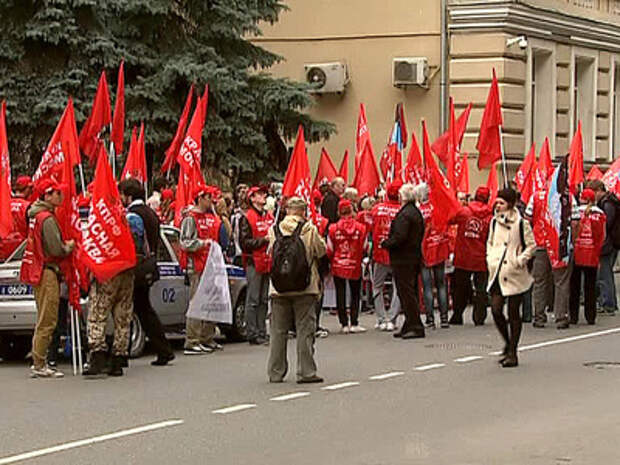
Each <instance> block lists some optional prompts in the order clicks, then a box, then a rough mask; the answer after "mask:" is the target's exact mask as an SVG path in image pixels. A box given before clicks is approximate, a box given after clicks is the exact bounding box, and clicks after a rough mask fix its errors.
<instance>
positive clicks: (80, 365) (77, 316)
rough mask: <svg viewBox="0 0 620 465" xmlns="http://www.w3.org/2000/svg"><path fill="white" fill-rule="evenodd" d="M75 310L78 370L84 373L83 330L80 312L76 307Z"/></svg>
mask: <svg viewBox="0 0 620 465" xmlns="http://www.w3.org/2000/svg"><path fill="white" fill-rule="evenodd" d="M73 311H74V312H75V327H76V330H75V341H76V348H77V358H78V372H79V373H80V374H82V372H83V366H84V364H83V363H82V332H81V330H80V314H79V313H78V311H77V310H76V309H73Z"/></svg>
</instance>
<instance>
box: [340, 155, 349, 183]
mask: <svg viewBox="0 0 620 465" xmlns="http://www.w3.org/2000/svg"><path fill="white" fill-rule="evenodd" d="M338 176H339V177H341V178H342V179H344V182H345V184H349V151H348V150H345V151H344V157H343V158H342V163H340V169H339V170H338Z"/></svg>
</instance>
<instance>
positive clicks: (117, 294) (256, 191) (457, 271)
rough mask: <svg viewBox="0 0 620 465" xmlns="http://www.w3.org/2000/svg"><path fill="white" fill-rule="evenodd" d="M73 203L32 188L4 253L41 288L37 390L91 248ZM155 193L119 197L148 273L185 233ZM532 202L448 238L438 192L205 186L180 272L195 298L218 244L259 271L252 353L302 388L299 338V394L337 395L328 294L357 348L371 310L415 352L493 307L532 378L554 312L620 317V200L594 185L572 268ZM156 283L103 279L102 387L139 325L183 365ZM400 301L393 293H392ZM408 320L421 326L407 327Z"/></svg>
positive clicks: (576, 214)
mask: <svg viewBox="0 0 620 465" xmlns="http://www.w3.org/2000/svg"><path fill="white" fill-rule="evenodd" d="M33 189H35V192H34V194H33ZM63 189H64V186H61V185H58V184H56V183H54V182H51V181H47V182H43V183H40V185H37V186H34V185H33V183H32V182H31V181H30V179H29V178H27V177H25V176H20V177H19V178H17V180H16V182H15V185H14V198H13V200H12V203H11V212H12V215H13V218H14V224H15V228H14V232H13V233H12V234H11V236H9V237H8V238H5V239H4V240H3V241H1V244H2V247H0V252H1V253H2V258H6V257H8V255H9V254H10V253H11V252H12V250H14V249H15V248H16V247H17V246H18V245H19V244H20V243H22V242H23V241H24V240H27V241H26V249H25V252H24V257H23V264H22V271H21V279H22V280H23V281H24V282H26V283H29V284H32V285H33V288H34V296H35V301H36V305H37V312H38V315H37V323H36V329H35V334H34V338H33V346H32V352H31V353H32V359H33V365H32V367H31V374H32V376H33V377H62V373H61V372H60V371H58V370H57V368H56V367H55V364H52V363H48V362H49V361H52V360H55V356H52V355H50V356H48V350H50V346H51V347H52V349H51V352H53V351H54V350H57V345H55V344H53V343H52V339H53V334H54V332H55V329H56V326H57V323H58V321H59V318H58V315H59V301H60V284H61V278H60V276H61V274H60V273H59V271H58V263H59V260H60V259H61V258H62V257H63V256H66V255H67V254H69V253H70V252H71V250H72V249H73V247H74V246H75V244H74V243H73V241H63V239H62V237H61V235H60V232H59V228H58V224H56V221H55V216H54V209H55V208H56V207H57V206H58V205H60V203H61V201H62V196H63ZM153 190H154V191H153V193H152V194H151V195H150V196H149V197H148V198H146V196H145V191H144V188H143V186H142V184H141V183H139V182H138V181H136V180H134V179H127V180H124V181H122V182H120V183H119V192H120V196H121V200H122V202H123V205H124V206H125V208H126V219H127V222H128V224H129V227H130V230H131V234H132V237H133V239H134V245H135V249H136V253H137V256H138V257H141V259H142V260H144V261H148V258H149V257H151V256H152V255H153V254H155V256H156V251H157V247H158V244H159V239H158V238H159V228H160V224H172V223H174V217H175V192H174V186H172V185H168V183H167V181H166V180H165V179H163V178H158V179H155V180H154V182H153ZM89 191H90V190H89ZM492 194H495V195H493V197H494V199H491V196H492ZM89 196H90V193H89V192H87V193H86V194H85V195H84V196H82V199H81V201H80V204H81V205H82V206H84V207H87V206H88V201H89ZM519 197H520V196H519V194H518V193H517V192H516V191H515V190H513V189H512V188H505V189H501V190H499V192H497V193H492V192H490V191H489V189H488V188H487V187H485V186H481V187H479V188H478V189H477V190H476V191H475V194H474V196H473V198H471V199H470V198H469V195H468V194H467V193H459V200H460V203H461V207H460V210H459V211H458V212H457V213H456V214H455V215H453V216H452V218H450V219H449V225H448V227H447V228H443V229H441V228H437V227H436V225H435V224H434V221H433V214H432V213H433V208H434V207H433V205H432V204H431V202H430V201H429V189H428V186H427V185H426V184H424V183H421V184H418V185H415V186H414V185H411V184H404V185H403V184H402V182H400V181H395V182H393V183H388V184H387V185H385V186H384V188H382V189H381V190H380V191H379V192H378V193H377V194H376V196H364V197H363V198H360V196H359V195H358V192H357V191H356V190H355V189H354V188H352V187H347V186H346V183H345V181H344V180H343V179H341V178H335V179H333V180H332V181H331V182H329V183H325V184H323V185H322V186H321V187H320V189H318V190H315V191H314V192H312V194H311V196H310V198H309V199H307V200H306V199H302V198H299V197H292V198H288V199H286V198H285V199H281V198H280V195H279V185H278V184H276V183H274V184H272V185H270V186H252V187H250V186H247V185H243V184H240V185H238V186H236V188H235V190H234V192H221V191H220V189H219V188H217V187H214V186H205V185H199V186H198V187H197V188H196V189H195V190H194V192H193V193H192V198H193V200H194V205H192V206H190V207H189V208H187V209H185V211H184V212H183V215H182V219H181V222H180V225H179V226H180V230H181V235H180V249H181V252H180V254H179V257H178V258H179V263H180V265H181V267H182V268H183V270H184V271H185V273H186V274H187V276H188V280H189V286H190V298H191V297H192V296H194V294H195V292H196V289H197V286H198V283H199V281H200V277H201V274H202V272H203V270H204V269H205V264H206V262H207V258H208V256H209V253H210V248H211V247H212V244H213V243H214V242H216V243H218V244H219V245H220V247H221V248H222V250H223V253H224V256H225V259H226V261H228V262H229V263H232V264H235V265H238V266H242V267H244V269H245V272H246V278H247V293H246V302H245V317H246V321H245V323H246V330H247V339H248V342H249V344H251V345H270V357H269V364H268V375H269V379H270V381H272V382H281V381H282V380H283V379H284V377H285V375H286V373H287V370H288V364H287V360H286V341H287V338H288V336H289V335H290V334H291V333H294V334H296V336H297V347H298V348H297V352H298V369H297V376H298V382H300V383H306V382H320V381H322V379H321V378H320V377H319V376H317V367H316V363H315V361H314V344H315V338H316V337H326V336H327V335H328V331H327V330H326V329H325V328H323V327H321V325H320V323H319V319H320V317H321V314H322V310H323V299H324V295H325V289H326V285H327V284H328V283H331V282H333V287H334V288H335V306H336V311H337V315H338V321H339V323H340V332H341V333H342V334H356V333H363V332H365V331H367V329H366V328H364V327H363V326H362V325H361V324H360V310H361V308H362V303H361V301H362V298H363V297H364V298H365V301H364V307H365V308H371V309H374V314H375V316H376V324H375V327H374V329H375V330H377V331H385V332H393V335H394V337H397V338H401V339H414V338H422V337H425V331H427V330H428V329H431V328H432V329H435V328H436V327H441V328H449V327H450V326H451V325H463V323H464V316H463V315H464V311H465V309H466V307H467V306H468V305H469V304H472V307H473V311H472V322H473V324H474V325H476V326H478V325H483V324H485V321H486V317H487V307H488V306H490V307H491V311H492V317H493V320H494V322H495V324H496V326H497V329H498V331H499V333H500V334H501V336H502V338H503V340H504V342H505V348H504V351H503V357H502V358H501V360H500V361H501V364H502V365H503V366H505V367H513V366H516V365H518V358H517V346H518V343H519V338H520V334H521V328H522V323H523V322H525V323H529V322H532V319H533V326H534V327H535V328H542V327H544V326H545V325H546V324H547V323H548V318H549V317H548V314H549V313H551V312H552V313H553V315H554V321H555V325H556V327H557V329H566V328H568V327H569V326H570V325H571V324H577V322H578V321H579V308H580V302H581V292H582V290H583V294H584V298H583V302H584V317H585V321H586V322H587V323H588V324H591V325H592V324H595V321H596V317H597V313H601V312H602V313H607V314H613V313H615V312H616V310H617V298H616V289H615V283H614V276H613V266H614V264H615V262H616V258H617V254H618V248H619V246H620V244H619V243H618V239H617V237H618V236H620V232H619V231H618V228H619V227H620V215H619V214H618V213H619V212H618V209H619V208H620V201H619V200H618V199H617V198H616V196H615V195H614V194H612V193H609V192H607V191H606V188H605V185H604V184H603V183H602V182H601V181H597V180H595V181H589V182H588V183H586V185H585V186H584V188H583V189H582V190H581V192H580V193H579V194H578V195H577V196H575V197H574V198H571V202H572V205H571V214H570V222H571V235H570V238H569V240H570V249H571V251H572V253H571V254H570V258H569V259H568V260H567V259H565V258H561V257H558V256H557V254H555V253H551V252H550V250H548V248H547V246H548V241H546V240H545V237H544V235H545V232H544V227H543V226H542V221H543V218H542V215H543V210H544V208H543V202H544V200H545V199H544V196H540V195H536V194H535V195H533V196H532V198H531V200H530V202H529V204H528V205H523V203H522V202H520V198H519ZM33 198H35V199H36V200H35V201H34V203H32V204H31V203H30V200H29V199H33ZM308 201H309V203H308ZM28 224H29V226H28ZM285 238H288V239H289V241H288V242H287V245H286V247H288V249H287V250H288V251H289V252H290V251H291V250H293V251H294V250H295V247H296V245H295V244H294V243H295V241H296V240H299V241H300V242H299V244H303V247H304V250H305V252H304V255H303V257H302V259H301V260H297V259H295V261H296V262H300V263H293V264H292V265H291V264H290V263H283V262H282V260H284V259H283V258H281V257H282V256H284V255H285V254H286V252H287V251H284V252H282V250H284V249H285V248H286V247H285V246H284V245H282V244H284V242H286V239H285ZM290 253H293V252H290ZM278 254H280V255H278ZM283 254H284V255H283ZM276 256H277V258H276ZM297 257H298V258H299V255H298V256H297ZM287 266H289V267H290V266H292V267H293V268H295V267H297V268H299V267H304V266H305V267H306V268H303V270H305V271H304V272H305V274H306V277H305V281H303V282H302V283H300V284H299V285H298V284H297V283H288V284H287V283H285V282H283V279H284V278H283V276H284V277H286V276H293V275H286V273H288V272H291V271H290V270H288V271H286V270H285V271H283V269H284V268H286V267H287ZM274 267H278V268H277V269H274ZM299 269H302V268H299ZM154 279H156V278H154ZM291 279H292V280H293V281H294V280H295V278H291ZM582 280H583V282H582ZM151 284H152V281H150V280H148V279H145V278H144V276H142V275H140V276H139V275H138V274H137V273H136V272H135V270H127V271H124V272H123V273H120V274H117V275H116V276H115V277H114V278H112V279H110V280H108V281H105V282H103V283H99V282H97V280H93V282H92V285H91V288H90V295H89V297H90V310H89V315H88V322H87V335H88V348H89V357H88V367H87V370H86V371H85V374H86V375H88V376H100V375H104V374H108V375H112V376H121V375H122V374H123V368H125V367H127V366H128V355H129V354H128V351H129V339H130V322H131V319H132V315H133V314H134V313H135V315H136V316H137V317H138V318H139V319H140V322H141V324H142V327H143V328H144V330H145V332H146V334H147V336H148V338H149V340H150V342H151V344H152V346H153V348H154V349H155V352H156V354H157V358H156V359H155V360H154V361H153V362H152V364H153V365H155V366H158V365H159V366H161V365H166V364H168V363H169V362H170V361H172V360H173V359H174V357H175V355H174V353H173V351H172V348H171V346H170V343H169V342H168V341H167V339H166V336H165V334H164V329H163V327H162V324H161V322H160V321H159V318H158V316H157V314H156V313H155V311H154V310H153V308H152V306H151V304H150V302H149V297H148V295H149V286H150V285H151ZM289 284H290V286H289ZM390 284H393V286H390ZM295 286H297V287H295ZM390 287H392V288H393V291H392V292H388V291H389V289H390ZM505 306H507V312H506V314H505V313H504V307H505ZM269 308H271V316H270V318H271V325H270V331H269V333H268V331H267V325H266V320H267V318H268V317H269V315H268V309H269ZM436 308H437V310H438V312H437V314H438V316H439V318H438V321H439V324H437V320H436V318H435V309H436ZM110 313H111V314H112V317H113V320H114V342H113V345H112V348H111V350H109V349H108V347H107V343H106V340H105V326H106V321H107V320H108V316H109V314H110ZM401 313H403V314H404V315H405V319H404V322H403V323H402V324H401V326H400V328H398V322H397V320H398V318H399V315H400V314H401ZM422 315H423V316H424V322H423V321H422ZM506 315H507V318H506ZM215 339H216V326H215V324H214V323H211V322H207V321H202V320H195V319H193V318H187V321H186V334H185V345H184V354H186V355H201V354H206V353H211V352H215V351H220V350H222V349H223V347H222V346H221V345H220V344H219V343H218V342H216V340H215ZM108 354H110V355H111V356H108Z"/></svg>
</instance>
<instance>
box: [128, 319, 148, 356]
mask: <svg viewBox="0 0 620 465" xmlns="http://www.w3.org/2000/svg"><path fill="white" fill-rule="evenodd" d="M130 337H131V340H130V345H129V358H138V357H140V355H142V353H143V352H144V346H145V345H146V333H145V332H144V328H143V327H142V324H141V323H140V318H138V316H137V315H136V314H135V313H134V314H133V317H132V319H131V334H130Z"/></svg>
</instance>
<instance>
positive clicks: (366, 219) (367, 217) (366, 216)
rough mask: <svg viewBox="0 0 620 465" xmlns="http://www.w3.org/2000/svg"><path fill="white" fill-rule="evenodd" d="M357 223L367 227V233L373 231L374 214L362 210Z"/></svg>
mask: <svg viewBox="0 0 620 465" xmlns="http://www.w3.org/2000/svg"><path fill="white" fill-rule="evenodd" d="M357 221H359V222H360V223H362V224H363V225H364V226H366V231H368V232H370V231H371V230H372V212H371V211H370V210H361V211H360V212H358V214H357Z"/></svg>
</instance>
